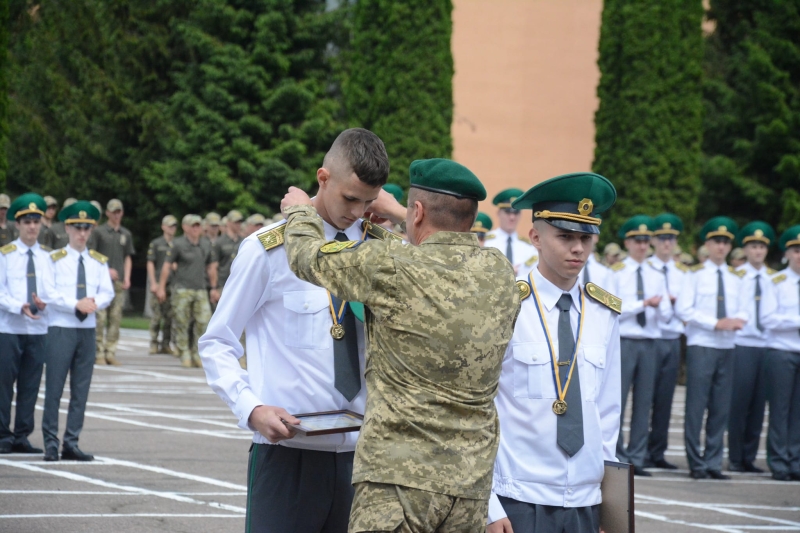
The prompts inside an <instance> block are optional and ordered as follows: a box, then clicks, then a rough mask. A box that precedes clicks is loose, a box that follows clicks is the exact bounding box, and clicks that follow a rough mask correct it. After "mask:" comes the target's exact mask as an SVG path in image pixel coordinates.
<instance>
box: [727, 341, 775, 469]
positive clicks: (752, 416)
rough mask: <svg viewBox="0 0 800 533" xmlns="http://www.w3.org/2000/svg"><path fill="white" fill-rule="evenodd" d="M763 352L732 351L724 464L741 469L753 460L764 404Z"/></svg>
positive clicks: (752, 350)
mask: <svg viewBox="0 0 800 533" xmlns="http://www.w3.org/2000/svg"><path fill="white" fill-rule="evenodd" d="M766 354H767V349H766V348H753V347H750V346H736V347H735V348H734V349H733V393H732V394H731V414H730V416H729V417H728V461H729V462H730V463H731V464H737V465H742V464H745V463H752V462H754V461H755V460H756V454H757V453H758V443H759V441H760V440H761V429H762V428H763V427H764V408H765V407H766V403H767V390H766V380H765V379H764V360H765V358H766Z"/></svg>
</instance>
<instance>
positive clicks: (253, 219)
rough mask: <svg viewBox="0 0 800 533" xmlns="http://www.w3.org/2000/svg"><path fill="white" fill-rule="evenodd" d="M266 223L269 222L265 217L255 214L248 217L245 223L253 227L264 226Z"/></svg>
mask: <svg viewBox="0 0 800 533" xmlns="http://www.w3.org/2000/svg"><path fill="white" fill-rule="evenodd" d="M266 221H267V219H266V218H264V215H262V214H260V213H254V214H252V215H250V216H249V217H247V220H245V223H247V224H250V225H251V226H263V225H264V222H266Z"/></svg>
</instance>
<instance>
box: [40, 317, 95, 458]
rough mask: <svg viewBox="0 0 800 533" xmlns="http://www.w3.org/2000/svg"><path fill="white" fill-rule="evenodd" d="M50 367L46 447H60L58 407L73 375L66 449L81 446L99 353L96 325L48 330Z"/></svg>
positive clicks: (44, 429)
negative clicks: (66, 384)
mask: <svg viewBox="0 0 800 533" xmlns="http://www.w3.org/2000/svg"><path fill="white" fill-rule="evenodd" d="M47 334H48V337H49V339H48V344H47V358H46V362H47V368H46V370H45V392H44V415H43V416H42V434H43V435H44V446H45V449H46V450H47V449H52V448H55V449H58V409H59V407H60V406H61V395H62V394H63V393H64V384H65V383H66V381H67V374H69V389H70V394H69V410H68V411H67V427H66V429H65V430H64V448H75V447H77V446H78V437H79V436H80V434H81V430H82V429H83V415H84V412H85V411H86V401H87V399H88V398H89V386H90V385H91V384H92V372H93V371H94V357H95V353H96V345H95V329H94V328H83V329H81V328H60V327H57V326H52V327H50V329H49V330H48V332H47Z"/></svg>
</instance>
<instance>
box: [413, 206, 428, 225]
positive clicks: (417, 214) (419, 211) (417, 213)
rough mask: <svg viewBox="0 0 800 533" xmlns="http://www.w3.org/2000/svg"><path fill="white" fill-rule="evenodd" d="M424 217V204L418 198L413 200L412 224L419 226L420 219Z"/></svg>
mask: <svg viewBox="0 0 800 533" xmlns="http://www.w3.org/2000/svg"><path fill="white" fill-rule="evenodd" d="M424 219H425V206H424V205H422V204H421V203H420V202H419V200H417V201H416V202H414V221H413V222H414V225H415V226H419V225H421V224H422V221H423V220H424Z"/></svg>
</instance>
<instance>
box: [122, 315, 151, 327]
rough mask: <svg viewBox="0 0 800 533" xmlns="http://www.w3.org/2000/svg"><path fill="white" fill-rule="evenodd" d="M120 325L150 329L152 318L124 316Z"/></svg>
mask: <svg viewBox="0 0 800 533" xmlns="http://www.w3.org/2000/svg"><path fill="white" fill-rule="evenodd" d="M120 327H123V328H127V329H145V330H146V329H150V319H149V318H147V317H143V316H123V317H122V322H120Z"/></svg>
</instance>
